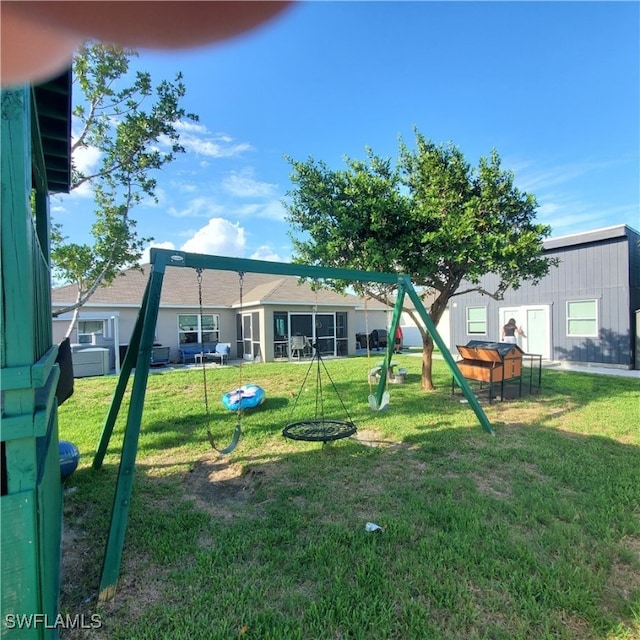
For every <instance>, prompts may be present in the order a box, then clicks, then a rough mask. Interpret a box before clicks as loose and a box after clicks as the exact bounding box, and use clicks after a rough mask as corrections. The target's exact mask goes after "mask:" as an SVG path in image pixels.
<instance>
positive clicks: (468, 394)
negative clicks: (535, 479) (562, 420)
mask: <svg viewBox="0 0 640 640" xmlns="http://www.w3.org/2000/svg"><path fill="white" fill-rule="evenodd" d="M401 278H402V279H403V280H404V288H405V289H406V291H407V293H408V295H409V298H411V301H412V302H413V304H414V306H415V308H416V311H417V312H418V314H419V315H420V318H422V321H423V322H424V324H425V327H426V328H427V331H428V332H429V334H430V335H431V337H432V338H433V341H434V342H435V343H436V345H437V346H438V349H440V353H442V357H443V358H444V360H445V362H446V363H447V365H448V366H449V370H450V371H451V374H452V375H453V378H454V380H455V381H456V383H457V384H458V386H459V387H460V389H462V393H463V394H464V397H465V398H466V399H467V401H468V402H469V405H470V406H471V408H472V409H473V411H474V413H475V414H476V416H477V417H478V420H479V421H480V425H481V426H482V428H483V429H484V430H485V431H487V432H488V433H490V434H491V435H495V433H494V431H493V427H492V426H491V423H490V422H489V418H487V416H486V414H485V412H484V411H483V409H482V407H481V406H480V403H479V402H478V399H477V398H476V396H475V394H474V393H473V391H472V390H471V387H470V386H469V383H468V382H467V381H466V380H465V378H464V376H463V375H462V373H461V372H460V369H458V365H457V364H456V361H455V360H454V359H453V356H452V355H451V352H450V351H449V349H448V347H447V345H446V344H445V343H444V341H443V340H442V338H441V337H440V334H439V333H438V330H437V329H436V326H435V325H434V324H433V320H431V317H430V316H429V314H428V313H427V310H426V309H425V308H424V305H423V304H422V300H420V296H419V295H418V294H417V293H416V290H415V289H414V288H413V285H412V284H411V280H409V278H408V277H407V276H401Z"/></svg>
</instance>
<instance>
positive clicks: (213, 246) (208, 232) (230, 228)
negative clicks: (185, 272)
mask: <svg viewBox="0 0 640 640" xmlns="http://www.w3.org/2000/svg"><path fill="white" fill-rule="evenodd" d="M245 245H246V237H245V231H244V228H243V227H241V226H240V224H239V223H233V222H231V221H229V220H226V219H225V218H212V219H211V220H209V223H208V224H207V225H206V226H204V227H202V228H201V229H198V231H196V232H195V234H194V235H193V237H192V238H190V239H189V240H187V241H186V242H185V243H184V244H183V245H182V247H181V249H182V250H183V251H188V252H190V253H206V254H209V255H217V256H232V257H242V256H244V251H245Z"/></svg>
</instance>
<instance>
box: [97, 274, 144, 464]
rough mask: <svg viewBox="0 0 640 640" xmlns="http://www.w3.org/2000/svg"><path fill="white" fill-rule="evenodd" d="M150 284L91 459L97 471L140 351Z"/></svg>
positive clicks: (105, 451)
mask: <svg viewBox="0 0 640 640" xmlns="http://www.w3.org/2000/svg"><path fill="white" fill-rule="evenodd" d="M150 283H151V279H149V280H147V287H146V289H145V292H144V296H143V298H142V304H141V305H140V311H139V312H138V318H137V319H136V323H135V325H134V327H133V333H132V334H131V338H130V340H129V348H128V349H127V353H126V355H125V358H124V362H123V363H122V368H121V369H120V377H119V378H118V384H117V385H116V388H115V391H114V392H113V398H112V399H111V405H110V407H109V413H108V414H107V417H106V419H105V421H104V426H103V428H102V434H101V435H100V441H99V443H98V448H97V449H96V453H95V456H94V457H93V468H94V469H99V468H100V467H101V466H102V462H103V460H104V456H105V455H106V453H107V447H108V446H109V440H110V439H111V434H112V433H113V428H114V426H115V424H116V420H117V419H118V413H119V412H120V407H121V405H122V398H123V397H124V392H125V391H126V390H127V384H128V382H129V377H130V376H131V370H132V369H133V363H134V361H135V359H136V358H137V356H138V354H139V351H140V339H141V336H142V326H143V324H144V318H145V315H146V312H147V307H148V302H149V285H150Z"/></svg>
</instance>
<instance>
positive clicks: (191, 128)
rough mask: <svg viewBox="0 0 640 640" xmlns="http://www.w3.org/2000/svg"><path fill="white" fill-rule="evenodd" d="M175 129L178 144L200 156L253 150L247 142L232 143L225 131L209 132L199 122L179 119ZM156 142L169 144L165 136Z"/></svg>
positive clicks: (228, 154)
mask: <svg viewBox="0 0 640 640" xmlns="http://www.w3.org/2000/svg"><path fill="white" fill-rule="evenodd" d="M174 126H175V128H176V131H177V132H178V133H179V134H180V144H181V145H182V146H183V147H184V149H185V151H191V152H192V153H195V154H197V155H200V156H207V157H211V158H231V157H234V156H238V155H240V154H242V153H244V152H245V151H251V150H253V147H252V146H251V145H250V144H249V143H247V142H240V143H235V144H234V139H233V138H232V137H231V136H230V135H228V134H226V133H211V132H210V131H209V130H208V129H207V127H206V126H205V125H204V124H202V123H199V122H185V121H180V122H177V123H175V125H174ZM158 142H160V143H161V144H163V145H166V146H171V144H172V143H171V141H170V140H169V138H168V137H167V136H160V137H159V138H158Z"/></svg>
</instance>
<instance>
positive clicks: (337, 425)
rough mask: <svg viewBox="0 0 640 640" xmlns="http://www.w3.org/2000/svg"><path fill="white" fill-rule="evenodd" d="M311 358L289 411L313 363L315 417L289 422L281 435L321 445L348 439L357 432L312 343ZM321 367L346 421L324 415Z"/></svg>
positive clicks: (316, 347) (315, 346)
mask: <svg viewBox="0 0 640 640" xmlns="http://www.w3.org/2000/svg"><path fill="white" fill-rule="evenodd" d="M312 346H313V350H314V354H313V358H312V359H311V364H310V365H309V368H308V369H307V373H306V375H305V377H304V380H303V381H302V386H301V387H300V391H299V392H298V395H297V397H296V400H295V402H294V404H293V407H292V409H291V415H293V412H294V411H295V408H296V405H297V404H298V400H299V399H300V395H301V394H302V392H303V390H304V388H305V384H306V382H307V378H308V377H309V374H310V373H311V370H312V369H313V365H314V363H316V365H317V368H316V372H317V373H316V415H315V417H314V418H310V419H306V420H298V421H295V422H290V423H289V424H288V425H287V426H286V427H285V428H284V429H283V430H282V435H283V436H284V437H285V438H289V439H290V440H303V441H306V442H322V443H323V444H324V443H326V442H330V441H333V440H340V439H342V438H348V437H349V436H352V435H354V434H355V433H356V432H357V429H356V425H355V424H354V423H353V421H352V420H351V417H350V416H349V412H348V411H347V408H346V407H345V405H344V403H343V402H342V398H341V397H340V394H339V393H338V390H337V388H336V385H335V384H334V382H333V380H332V379H331V375H330V374H329V371H328V370H327V367H326V365H325V364H324V361H323V360H322V358H321V356H320V350H319V348H318V343H317V342H316V343H314V344H313V345H312ZM320 365H322V367H323V369H324V371H325V373H326V375H327V378H328V379H329V381H330V382H331V386H332V387H333V390H334V392H335V394H336V396H337V398H338V400H339V401H340V405H341V406H342V409H343V411H344V413H345V415H346V417H347V420H337V419H334V418H327V417H325V415H324V398H323V395H322V375H321V371H322V370H321V368H320ZM318 410H320V415H318Z"/></svg>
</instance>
